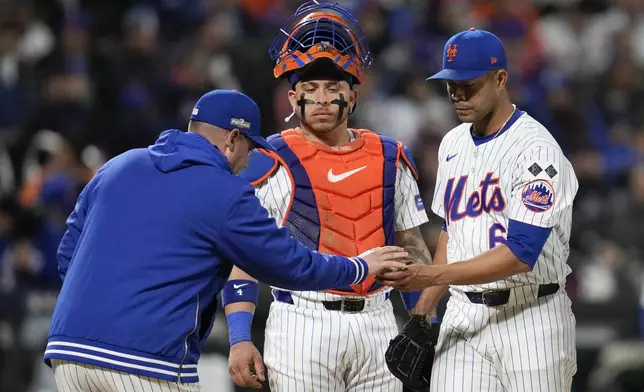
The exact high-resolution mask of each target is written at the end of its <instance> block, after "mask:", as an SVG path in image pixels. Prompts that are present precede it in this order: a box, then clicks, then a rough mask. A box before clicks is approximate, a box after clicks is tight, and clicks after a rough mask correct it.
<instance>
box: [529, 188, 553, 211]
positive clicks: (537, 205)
mask: <svg viewBox="0 0 644 392" xmlns="http://www.w3.org/2000/svg"><path fill="white" fill-rule="evenodd" d="M521 201H522V202H523V205H524V206H525V207H526V208H527V209H529V210H530V211H532V212H545V211H548V210H549V209H550V208H551V207H552V205H553V204H554V202H555V190H554V188H553V187H552V184H551V183H549V182H548V181H545V180H536V181H532V182H531V183H529V184H526V186H525V187H523V192H522V194H521Z"/></svg>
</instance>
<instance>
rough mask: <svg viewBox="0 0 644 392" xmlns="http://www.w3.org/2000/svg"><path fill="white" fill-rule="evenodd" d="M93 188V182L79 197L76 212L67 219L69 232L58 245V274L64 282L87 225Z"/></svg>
mask: <svg viewBox="0 0 644 392" xmlns="http://www.w3.org/2000/svg"><path fill="white" fill-rule="evenodd" d="M91 186H92V181H90V182H89V184H87V185H86V186H85V188H83V191H82V192H81V193H80V195H79V196H78V200H77V201H76V206H75V207H74V210H73V211H72V213H71V214H70V215H69V217H68V218H67V222H66V223H67V231H65V234H64V235H63V238H62V240H61V241H60V244H59V245H58V255H57V256H58V274H59V275H60V278H61V279H62V280H65V275H67V270H68V269H69V266H70V264H71V262H72V256H73V255H74V251H75V250H76V244H77V243H78V239H79V238H80V235H81V232H82V231H83V225H84V224H85V216H86V215H87V209H88V196H87V195H88V193H89V188H90V187H91Z"/></svg>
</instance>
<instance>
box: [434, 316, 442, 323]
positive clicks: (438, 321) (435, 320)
mask: <svg viewBox="0 0 644 392" xmlns="http://www.w3.org/2000/svg"><path fill="white" fill-rule="evenodd" d="M440 322H441V321H440V320H439V319H437V318H436V317H432V324H438V323H440Z"/></svg>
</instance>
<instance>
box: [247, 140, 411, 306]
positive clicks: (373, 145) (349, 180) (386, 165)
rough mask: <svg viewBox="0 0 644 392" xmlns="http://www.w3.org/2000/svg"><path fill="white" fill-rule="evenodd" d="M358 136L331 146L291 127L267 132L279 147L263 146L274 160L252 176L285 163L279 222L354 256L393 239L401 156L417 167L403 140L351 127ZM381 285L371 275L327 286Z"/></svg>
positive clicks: (321, 247) (314, 242)
mask: <svg viewBox="0 0 644 392" xmlns="http://www.w3.org/2000/svg"><path fill="white" fill-rule="evenodd" d="M354 133H355V134H356V139H355V140H353V141H351V142H350V143H348V144H346V145H343V146H339V147H329V146H326V145H323V144H320V143H316V142H311V141H308V140H307V139H306V138H305V137H304V136H302V134H301V133H300V132H299V131H298V130H295V129H290V130H287V131H284V132H282V133H281V134H279V135H274V136H272V137H270V138H269V142H270V143H271V144H272V145H273V146H275V149H276V150H277V153H271V152H269V151H265V150H262V151H261V152H262V153H263V154H265V155H268V156H269V157H272V158H273V159H274V160H275V161H274V164H273V165H270V166H271V168H270V170H269V171H268V172H267V173H265V174H264V175H262V176H261V177H260V178H258V179H257V180H255V181H252V182H253V184H254V185H257V184H259V183H261V182H263V181H264V180H265V179H266V178H268V177H269V176H270V175H271V174H272V173H273V172H274V171H275V170H276V169H277V167H278V164H277V163H278V162H279V163H281V164H282V166H283V167H285V168H286V170H287V172H288V174H289V176H290V179H291V184H292V189H291V200H290V204H289V208H288V211H287V213H286V216H285V219H284V222H283V226H285V227H286V228H288V230H289V232H290V234H291V235H292V236H293V237H295V238H296V239H298V240H299V241H300V242H302V243H303V244H304V245H306V246H307V247H309V248H310V249H315V250H317V251H319V252H322V253H330V254H339V255H343V256H349V257H351V256H357V255H359V254H361V253H362V252H365V251H367V250H369V249H372V248H376V247H380V246H385V245H393V244H394V226H395V225H394V222H395V215H394V186H395V184H396V172H397V166H398V162H399V160H400V157H401V156H402V157H403V159H405V161H406V162H407V163H408V165H409V166H410V168H412V171H413V172H414V174H416V171H415V167H414V166H413V164H411V163H410V162H411V161H410V159H409V158H408V157H407V156H406V155H405V152H406V151H403V146H402V144H400V143H398V142H397V141H396V140H394V139H392V138H389V137H387V136H381V135H378V134H376V133H373V132H371V131H367V130H354ZM381 288H382V285H381V284H379V283H377V282H376V281H375V279H374V276H372V275H370V276H369V277H368V278H367V279H366V280H365V281H364V282H363V283H362V284H359V285H353V286H351V287H340V288H337V289H335V290H329V292H331V293H336V294H343V295H365V294H369V293H373V292H375V291H378V290H380V289H381Z"/></svg>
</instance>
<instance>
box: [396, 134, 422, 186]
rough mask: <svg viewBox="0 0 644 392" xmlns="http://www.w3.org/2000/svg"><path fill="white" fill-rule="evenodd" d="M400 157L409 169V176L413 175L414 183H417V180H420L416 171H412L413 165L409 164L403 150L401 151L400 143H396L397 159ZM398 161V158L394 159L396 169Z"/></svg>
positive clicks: (401, 145)
mask: <svg viewBox="0 0 644 392" xmlns="http://www.w3.org/2000/svg"><path fill="white" fill-rule="evenodd" d="M400 156H402V158H403V160H404V161H405V163H406V164H407V167H409V169H410V170H411V174H413V175H414V178H415V179H416V181H418V179H419V178H420V176H419V175H418V172H417V171H416V169H414V165H412V164H411V162H410V161H409V158H408V157H407V155H406V154H405V150H403V144H402V143H401V142H398V157H400ZM398 160H399V158H398V159H396V167H398Z"/></svg>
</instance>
